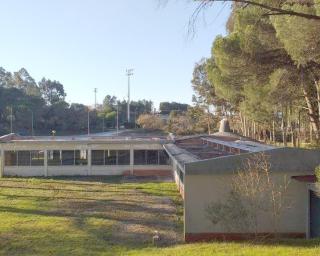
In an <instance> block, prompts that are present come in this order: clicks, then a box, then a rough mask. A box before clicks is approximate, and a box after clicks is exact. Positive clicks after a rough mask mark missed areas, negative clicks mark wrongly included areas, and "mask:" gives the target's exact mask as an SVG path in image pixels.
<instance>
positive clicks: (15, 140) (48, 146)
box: [0, 134, 171, 177]
mask: <svg viewBox="0 0 320 256" xmlns="http://www.w3.org/2000/svg"><path fill="white" fill-rule="evenodd" d="M167 142H168V140H167V139H166V138H161V137H156V138H153V137H143V136H142V137H124V136H115V137H112V136H106V137H103V136H94V135H92V136H60V137H58V136H52V137H47V136H43V137H42V136H38V137H28V136H19V135H16V134H9V135H5V136H2V137H0V159H1V160H0V174H1V175H2V176H45V177H47V176H72V175H158V176H168V175H171V163H170V159H169V156H168V154H167V153H166V151H165V150H164V149H163V145H164V144H166V143H167Z"/></svg>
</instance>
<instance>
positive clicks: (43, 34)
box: [0, 0, 230, 107]
mask: <svg viewBox="0 0 320 256" xmlns="http://www.w3.org/2000/svg"><path fill="white" fill-rule="evenodd" d="M160 2H162V1H161V0H139V1H132V0H123V1H109V0H54V1H52V0H10V1H6V0H0V3H1V8H0V22H1V23H0V24H1V47H0V60H1V62H0V66H3V67H4V68H5V69H7V70H8V71H16V70H18V69H19V68H21V67H25V68H26V69H27V70H28V71H29V73H30V74H31V75H32V76H33V77H34V78H35V79H36V80H37V81H39V80H40V79H41V78H42V77H43V76H45V77H46V78H50V79H55V80H59V81H60V82H61V83H62V84H63V85H64V87H65V90H66V92H67V102H69V103H70V102H79V103H84V104H89V105H93V103H94V93H93V89H94V88H98V96H97V99H98V103H100V102H102V100H103V98H104V96H105V95H107V94H111V95H115V96H117V97H118V98H119V99H123V98H125V97H126V95H127V91H126V90H127V78H126V76H125V70H126V68H127V67H130V68H134V77H133V79H132V92H131V94H132V99H143V98H145V99H150V100H152V101H153V102H154V103H155V106H156V107H158V104H159V102H161V101H178V102H184V103H191V97H192V88H191V84H190V80H191V78H192V71H193V67H194V63H195V62H197V61H199V60H200V59H201V58H202V57H206V56H210V50H211V45H212V42H213V40H214V38H215V37H216V36H217V35H219V34H224V33H225V23H226V20H227V18H228V15H229V12H230V9H229V7H228V6H226V7H224V8H222V4H217V5H215V6H214V7H212V8H210V9H208V10H207V11H206V12H205V14H203V15H201V16H200V17H199V20H198V23H197V26H196V34H195V36H194V37H193V38H191V37H190V36H188V33H187V31H188V29H187V28H188V21H189V18H190V16H191V14H192V12H193V11H194V9H195V8H196V6H197V4H196V3H193V2H192V1H188V0H180V1H179V0H170V1H169V3H168V4H166V5H165V6H163V5H161V4H159V3H160Z"/></svg>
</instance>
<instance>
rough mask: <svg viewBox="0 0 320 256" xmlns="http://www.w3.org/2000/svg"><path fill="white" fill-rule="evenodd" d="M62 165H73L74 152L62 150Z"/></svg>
mask: <svg viewBox="0 0 320 256" xmlns="http://www.w3.org/2000/svg"><path fill="white" fill-rule="evenodd" d="M61 156H62V159H61V160H62V161H61V162H62V165H74V150H62V151H61Z"/></svg>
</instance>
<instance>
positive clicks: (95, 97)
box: [93, 88, 98, 109]
mask: <svg viewBox="0 0 320 256" xmlns="http://www.w3.org/2000/svg"><path fill="white" fill-rule="evenodd" d="M93 91H94V109H96V108H97V92H98V89H97V88H94V90H93Z"/></svg>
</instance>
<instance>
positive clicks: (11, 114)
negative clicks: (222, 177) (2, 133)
mask: <svg viewBox="0 0 320 256" xmlns="http://www.w3.org/2000/svg"><path fill="white" fill-rule="evenodd" d="M12 132H13V110H12V106H11V107H10V133H12Z"/></svg>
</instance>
